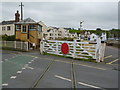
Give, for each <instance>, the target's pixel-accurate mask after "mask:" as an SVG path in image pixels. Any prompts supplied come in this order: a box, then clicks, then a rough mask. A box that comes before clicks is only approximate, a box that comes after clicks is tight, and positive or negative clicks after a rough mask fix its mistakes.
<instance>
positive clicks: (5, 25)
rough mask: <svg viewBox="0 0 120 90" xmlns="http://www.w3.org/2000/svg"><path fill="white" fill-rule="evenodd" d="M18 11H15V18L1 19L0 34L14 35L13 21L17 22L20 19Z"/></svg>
mask: <svg viewBox="0 0 120 90" xmlns="http://www.w3.org/2000/svg"><path fill="white" fill-rule="evenodd" d="M19 17H20V14H19V11H17V12H16V13H15V19H14V20H9V21H2V22H1V23H0V31H1V32H0V35H5V34H6V35H9V36H10V35H15V23H16V22H19V21H20V19H19Z"/></svg>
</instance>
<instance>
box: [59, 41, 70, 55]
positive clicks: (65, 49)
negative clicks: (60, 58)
mask: <svg viewBox="0 0 120 90" xmlns="http://www.w3.org/2000/svg"><path fill="white" fill-rule="evenodd" d="M61 52H62V53H63V54H68V52H69V46H68V44H67V43H63V44H62V45H61Z"/></svg>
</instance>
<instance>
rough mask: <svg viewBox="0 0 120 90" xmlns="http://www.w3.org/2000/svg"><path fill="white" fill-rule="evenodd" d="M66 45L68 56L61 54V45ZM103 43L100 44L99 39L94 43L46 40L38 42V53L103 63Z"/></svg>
mask: <svg viewBox="0 0 120 90" xmlns="http://www.w3.org/2000/svg"><path fill="white" fill-rule="evenodd" d="M63 43H67V44H68V47H69V52H68V54H63V53H62V52H61V45H62V44H63ZM105 46H106V45H105V43H101V39H97V41H96V42H89V41H87V42H78V41H77V40H74V41H57V40H47V41H41V42H40V52H41V54H42V53H43V52H46V53H50V54H56V55H64V56H69V57H73V58H81V59H95V60H96V61H97V62H100V61H103V59H104V51H105Z"/></svg>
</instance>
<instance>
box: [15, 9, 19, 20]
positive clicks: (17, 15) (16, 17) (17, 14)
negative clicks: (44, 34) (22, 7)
mask: <svg viewBox="0 0 120 90" xmlns="http://www.w3.org/2000/svg"><path fill="white" fill-rule="evenodd" d="M19 21H20V14H19V11H18V10H17V13H15V22H19Z"/></svg>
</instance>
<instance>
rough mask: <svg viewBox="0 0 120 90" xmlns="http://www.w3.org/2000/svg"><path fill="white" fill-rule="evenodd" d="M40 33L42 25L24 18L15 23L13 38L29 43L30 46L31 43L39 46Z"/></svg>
mask: <svg viewBox="0 0 120 90" xmlns="http://www.w3.org/2000/svg"><path fill="white" fill-rule="evenodd" d="M41 32H42V25H40V24H39V23H38V22H35V21H34V20H33V19H31V18H26V19H24V20H21V21H19V22H17V23H15V38H16V39H17V40H21V41H26V42H29V43H30V45H32V44H33V43H34V44H35V45H39V43H40V40H41V38H42V36H41Z"/></svg>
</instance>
